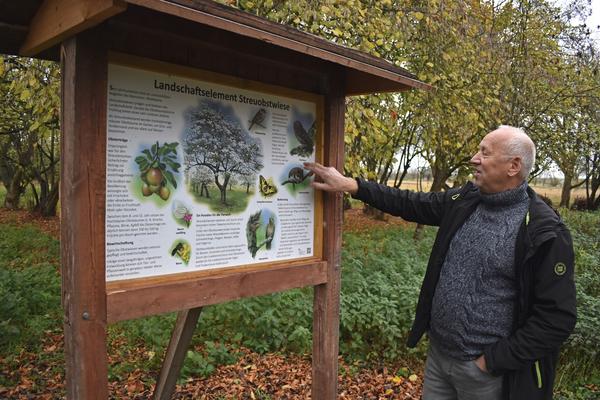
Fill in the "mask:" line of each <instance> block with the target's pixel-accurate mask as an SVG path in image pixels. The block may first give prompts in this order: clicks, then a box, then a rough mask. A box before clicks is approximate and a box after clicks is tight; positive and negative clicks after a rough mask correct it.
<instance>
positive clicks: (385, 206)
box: [352, 178, 460, 226]
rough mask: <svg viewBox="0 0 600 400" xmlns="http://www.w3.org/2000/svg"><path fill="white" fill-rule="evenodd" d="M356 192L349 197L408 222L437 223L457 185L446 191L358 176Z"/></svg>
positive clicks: (457, 190)
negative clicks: (422, 189) (396, 185)
mask: <svg viewBox="0 0 600 400" xmlns="http://www.w3.org/2000/svg"><path fill="white" fill-rule="evenodd" d="M356 181H357V182H358V192H357V193H356V194H355V195H353V196H352V197H353V198H355V199H358V200H362V201H363V202H365V203H367V204H368V205H370V206H372V207H375V208H377V209H378V210H381V211H383V212H385V213H388V214H391V215H394V216H399V217H402V218H403V219H405V220H407V221H410V222H417V223H419V224H424V225H434V226H439V225H440V222H441V220H442V217H443V215H444V211H445V209H446V206H447V203H448V199H449V198H450V197H451V196H453V195H454V194H456V193H458V192H459V191H460V189H451V190H448V191H445V192H413V191H411V190H400V189H396V188H391V187H388V186H385V185H381V184H378V183H376V182H369V181H365V180H363V179H360V178H359V179H357V180H356Z"/></svg>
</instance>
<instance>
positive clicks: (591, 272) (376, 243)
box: [0, 210, 600, 400]
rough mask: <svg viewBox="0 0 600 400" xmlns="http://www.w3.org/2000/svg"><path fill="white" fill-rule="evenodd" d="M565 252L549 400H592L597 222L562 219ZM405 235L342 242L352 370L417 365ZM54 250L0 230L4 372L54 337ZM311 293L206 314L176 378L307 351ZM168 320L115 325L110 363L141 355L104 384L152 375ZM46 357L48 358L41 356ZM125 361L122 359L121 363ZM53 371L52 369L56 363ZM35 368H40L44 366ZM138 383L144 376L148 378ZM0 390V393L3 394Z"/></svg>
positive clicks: (417, 267) (417, 249) (31, 233)
mask: <svg viewBox="0 0 600 400" xmlns="http://www.w3.org/2000/svg"><path fill="white" fill-rule="evenodd" d="M561 213H562V214H563V216H564V218H565V221H566V222H567V224H568V226H569V227H570V229H571V232H572V234H573V239H574V243H575V254H576V265H577V271H576V273H577V276H576V282H577V291H578V313H579V315H578V323H577V326H576V328H575V332H574V333H573V335H571V337H570V338H569V340H568V342H567V343H566V345H565V346H564V348H563V352H562V356H561V362H560V368H559V371H558V375H557V390H556V391H557V398H558V399H561V400H566V399H592V398H595V397H594V396H598V395H599V394H600V393H599V392H598V386H599V385H600V342H599V341H598V337H600V244H599V241H598V238H599V237H600V213H598V212H595V213H590V212H574V211H567V210H562V211H561ZM412 234H413V229H412V227H410V226H409V227H405V226H393V227H388V228H385V229H373V230H368V231H364V232H360V233H345V234H344V246H343V253H342V296H341V318H340V352H341V355H342V356H343V357H344V358H345V359H346V360H347V361H349V362H350V363H352V365H358V366H361V365H369V366H381V365H398V361H399V360H401V361H402V362H403V363H405V362H409V363H410V364H411V365H415V364H416V365H418V364H419V363H421V362H422V361H423V360H424V358H425V354H424V350H425V347H426V344H425V343H422V344H421V345H420V347H419V348H417V349H415V350H409V349H407V348H406V346H405V339H406V335H407V333H408V330H409V329H410V326H411V322H412V318H413V312H414V308H415V305H416V301H417V296H418V292H419V288H420V284H421V280H422V276H423V274H424V271H425V266H426V263H427V258H428V256H429V252H430V250H431V246H432V243H433V238H434V235H435V229H433V228H426V229H425V234H424V238H423V239H422V240H421V241H419V242H414V241H413V239H412ZM58 253H59V244H58V241H56V240H54V239H52V238H49V237H48V236H46V235H44V234H41V233H40V232H39V231H37V230H36V229H35V228H33V227H31V226H25V227H16V226H10V225H2V226H1V227H0V321H2V322H1V323H0V352H1V353H2V354H6V355H7V356H6V358H5V360H4V361H3V362H4V363H9V364H10V363H11V360H13V359H14V358H15V357H16V356H17V355H18V354H19V352H20V351H21V350H22V349H28V350H29V351H32V350H35V349H36V348H39V346H40V345H41V343H42V341H43V337H44V335H46V333H47V332H49V331H51V332H56V331H60V329H62V323H61V321H62V318H61V310H60V277H59V274H58V272H57V266H58ZM312 295H313V293H312V289H310V288H304V289H298V290H291V291H287V292H283V293H277V294H272V295H267V296H261V297H256V298H251V299H244V300H240V301H235V302H229V303H225V304H220V305H216V306H211V307H206V308H205V309H204V310H203V312H202V315H201V318H200V322H199V324H198V328H197V331H196V333H195V335H194V338H193V345H194V346H192V348H191V349H190V351H189V352H188V357H187V359H186V361H185V364H184V367H183V370H182V379H185V378H186V377H188V376H207V375H210V374H211V373H212V372H213V371H214V369H215V368H216V367H217V366H218V365H222V364H230V363H234V362H235V361H236V360H237V359H238V358H239V356H240V355H239V351H238V349H239V347H241V346H243V347H247V348H250V349H252V350H254V351H256V352H261V353H263V352H273V351H275V352H278V351H284V352H298V353H306V352H310V351H311V340H312V338H311V336H312V334H311V330H312V328H311V325H312ZM174 322H175V314H167V315H161V316H153V317H147V318H141V319H137V320H133V321H125V322H121V323H118V324H115V325H112V326H110V328H109V343H110V344H111V350H110V351H111V354H113V356H114V357H113V358H119V357H120V355H124V354H128V352H133V351H135V349H138V348H140V347H143V348H144V349H145V353H144V354H146V356H144V357H142V358H139V357H138V359H137V361H135V364H134V363H133V362H132V361H123V362H113V363H112V364H111V367H110V370H109V373H110V378H111V380H117V381H118V380H120V379H122V378H124V377H125V376H126V374H127V373H128V372H130V371H133V370H135V369H142V370H147V371H157V370H158V369H159V368H160V364H161V362H162V356H163V353H164V350H165V348H166V345H167V343H168V341H169V338H170V334H171V331H172V329H173V325H174ZM48 357H49V356H48ZM124 358H125V357H124ZM53 360H54V361H53V362H58V360H57V359H56V356H54V358H53ZM44 362H49V361H48V359H46V360H45V361H44ZM148 379H152V375H151V374H148ZM10 384H11V382H2V381H0V385H10Z"/></svg>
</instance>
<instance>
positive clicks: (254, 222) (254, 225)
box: [246, 210, 262, 258]
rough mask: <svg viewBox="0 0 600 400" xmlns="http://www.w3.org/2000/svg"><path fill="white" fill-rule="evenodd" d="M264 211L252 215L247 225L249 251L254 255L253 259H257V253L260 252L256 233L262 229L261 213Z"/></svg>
mask: <svg viewBox="0 0 600 400" xmlns="http://www.w3.org/2000/svg"><path fill="white" fill-rule="evenodd" d="M261 212H262V210H259V211H258V212H257V213H255V214H252V215H251V216H250V218H248V222H247V223H246V239H247V240H248V251H249V252H250V254H252V258H254V257H256V252H257V251H258V246H257V245H256V231H258V228H259V227H260V213H261Z"/></svg>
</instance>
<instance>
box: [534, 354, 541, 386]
mask: <svg viewBox="0 0 600 400" xmlns="http://www.w3.org/2000/svg"><path fill="white" fill-rule="evenodd" d="M533 367H534V369H535V378H534V379H535V382H536V383H537V388H538V389H541V388H542V387H543V381H542V367H541V366H540V360H535V362H534V363H533Z"/></svg>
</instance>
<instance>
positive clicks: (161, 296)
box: [107, 261, 327, 323]
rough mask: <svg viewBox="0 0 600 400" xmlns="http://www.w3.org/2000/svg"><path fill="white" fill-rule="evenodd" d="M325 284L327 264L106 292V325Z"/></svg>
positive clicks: (291, 266) (298, 265) (303, 265)
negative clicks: (107, 323)
mask: <svg viewBox="0 0 600 400" xmlns="http://www.w3.org/2000/svg"><path fill="white" fill-rule="evenodd" d="M326 281H327V263H326V262H323V261H318V262H312V263H309V264H306V263H305V264H297V263H296V264H291V265H289V266H285V265H284V266H279V267H272V268H268V269H264V268H263V269H259V270H253V271H243V272H236V273H233V274H229V275H215V276H208V277H200V278H196V279H190V278H187V279H184V280H180V281H173V282H164V283H161V284H152V285H148V286H136V287H133V288H127V289H109V290H108V293H107V301H108V322H109V323H113V322H117V321H121V320H126V319H132V318H139V317H142V316H145V315H154V314H160V313H165V312H170V311H179V310H184V309H189V308H196V307H201V306H206V305H210V304H218V303H223V302H226V301H231V300H237V299H241V298H244V297H251V296H260V295H264V294H268V293H275V292H281V291H284V290H289V289H293V288H298V287H304V286H313V285H319V284H322V283H324V282H326Z"/></svg>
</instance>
